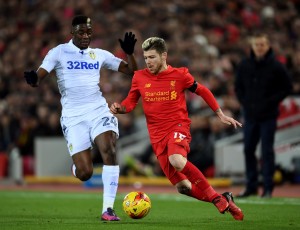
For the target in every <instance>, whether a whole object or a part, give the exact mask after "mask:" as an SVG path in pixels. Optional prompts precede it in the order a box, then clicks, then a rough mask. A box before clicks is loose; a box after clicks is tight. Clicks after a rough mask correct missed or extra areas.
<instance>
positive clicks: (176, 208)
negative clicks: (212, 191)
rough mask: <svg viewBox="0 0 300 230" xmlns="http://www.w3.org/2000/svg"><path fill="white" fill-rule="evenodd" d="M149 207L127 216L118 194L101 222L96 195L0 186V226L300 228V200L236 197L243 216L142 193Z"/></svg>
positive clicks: (171, 196) (10, 228)
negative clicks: (112, 217)
mask: <svg viewBox="0 0 300 230" xmlns="http://www.w3.org/2000/svg"><path fill="white" fill-rule="evenodd" d="M148 195H149V196H150V198H151V202H152V209H151V211H150V213H149V214H148V216H146V217H145V218H144V219H140V220H133V219H130V218H129V217H127V216H126V215H125V213H124V212H123V210H122V199H123V197H124V196H125V194H123V193H121V194H119V195H118V197H117V199H116V203H115V210H116V213H117V214H118V215H119V216H120V217H121V219H122V220H121V221H120V222H102V221H100V219H99V216H100V211H101V207H102V200H101V195H100V194H96V193H75V192H69V193H63V192H33V191H0V229H1V230H15V229H16V230H18V229H20V230H21V229H22V230H31V229H39V230H40V229H54V230H58V229H63V230H68V229H70V230H75V229H84V230H88V229H97V230H99V229H122V230H123V229H124V230H127V229H128V230H141V229H155V230H160V229H162V230H166V229H172V230H176V229H183V230H186V229H187V230H190V229H209V230H210V229H230V230H231V229H234V230H236V229H251V230H252V229H259V230H260V229H263V230H264V229H267V230H268V229H272V230H274V229H280V230H283V229H300V214H299V208H300V199H298V198H272V199H261V198H257V197H250V198H247V199H236V203H237V204H238V205H239V206H240V207H241V208H242V209H243V211H244V214H245V218H244V221H235V220H234V219H233V218H232V216H231V215H230V214H228V213H227V214H224V215H222V214H219V213H218V211H217V209H216V208H215V207H214V206H213V205H212V204H209V203H204V202H199V201H197V200H194V199H192V198H189V197H186V196H183V195H180V194H148Z"/></svg>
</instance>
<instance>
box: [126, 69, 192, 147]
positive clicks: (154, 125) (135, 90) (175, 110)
mask: <svg viewBox="0 0 300 230" xmlns="http://www.w3.org/2000/svg"><path fill="white" fill-rule="evenodd" d="M193 83H194V77H193V76H192V75H191V74H190V73H189V71H188V69H187V68H185V67H182V68H173V67H171V66H168V69H167V70H165V71H163V72H161V73H159V74H158V75H153V74H151V73H150V72H149V70H148V69H143V70H138V71H136V72H135V74H134V76H133V79H132V85H131V89H130V91H129V94H128V96H127V97H126V98H125V99H124V100H123V101H122V103H121V104H122V105H124V106H125V107H126V112H130V111H132V110H133V109H134V108H135V106H136V105H137V103H138V100H139V98H140V97H141V98H142V105H143V109H144V113H145V116H146V121H147V126H148V131H149V135H150V139H151V142H152V143H156V142H159V141H160V140H162V139H163V138H164V137H165V136H166V135H167V134H168V133H170V132H171V131H174V130H176V127H178V126H180V127H181V129H182V128H186V129H187V131H188V132H189V128H190V123H191V120H190V119H189V117H188V112H187V107H186V100H185V93H184V91H185V89H187V88H189V87H191V86H192V85H193Z"/></svg>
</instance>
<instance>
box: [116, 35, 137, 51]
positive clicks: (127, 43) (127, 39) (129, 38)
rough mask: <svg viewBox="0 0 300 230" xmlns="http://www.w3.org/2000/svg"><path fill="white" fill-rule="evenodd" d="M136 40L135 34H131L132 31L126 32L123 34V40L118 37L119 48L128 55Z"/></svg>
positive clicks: (132, 49)
mask: <svg viewBox="0 0 300 230" xmlns="http://www.w3.org/2000/svg"><path fill="white" fill-rule="evenodd" d="M136 41H137V39H136V38H135V34H133V33H132V32H126V33H125V36H124V40H122V39H119V42H120V45H121V48H122V49H123V50H124V52H125V53H126V54H128V55H132V54H133V52H134V46H135V43H136Z"/></svg>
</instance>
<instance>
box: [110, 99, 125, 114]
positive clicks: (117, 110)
mask: <svg viewBox="0 0 300 230" xmlns="http://www.w3.org/2000/svg"><path fill="white" fill-rule="evenodd" d="M110 111H111V113H113V114H119V113H120V114H122V113H126V108H125V106H122V105H120V104H119V103H117V102H114V103H113V104H112V105H111V106H110Z"/></svg>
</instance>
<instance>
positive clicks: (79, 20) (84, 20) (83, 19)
mask: <svg viewBox="0 0 300 230" xmlns="http://www.w3.org/2000/svg"><path fill="white" fill-rule="evenodd" d="M79 24H90V25H91V24H92V21H91V19H90V18H89V17H87V16H85V15H76V16H75V17H74V18H73V20H72V26H77V25H79Z"/></svg>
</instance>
